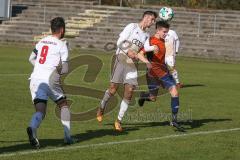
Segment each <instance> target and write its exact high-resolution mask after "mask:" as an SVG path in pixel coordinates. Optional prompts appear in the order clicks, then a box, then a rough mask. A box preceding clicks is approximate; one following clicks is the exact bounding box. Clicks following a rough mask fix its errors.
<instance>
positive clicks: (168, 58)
mask: <svg viewBox="0 0 240 160" xmlns="http://www.w3.org/2000/svg"><path fill="white" fill-rule="evenodd" d="M165 63H166V64H167V65H168V66H169V67H171V68H172V67H174V66H175V56H166V57H165Z"/></svg>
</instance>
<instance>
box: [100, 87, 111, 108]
mask: <svg viewBox="0 0 240 160" xmlns="http://www.w3.org/2000/svg"><path fill="white" fill-rule="evenodd" d="M110 98H111V94H110V92H109V90H106V91H105V94H104V96H103V99H102V101H101V108H102V109H104V108H105V107H106V105H107V102H108V101H109V99H110Z"/></svg>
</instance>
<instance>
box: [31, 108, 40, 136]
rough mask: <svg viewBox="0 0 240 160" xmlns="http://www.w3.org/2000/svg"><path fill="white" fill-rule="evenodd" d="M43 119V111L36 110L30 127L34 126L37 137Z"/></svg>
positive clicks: (33, 130) (34, 133) (33, 129)
mask: <svg viewBox="0 0 240 160" xmlns="http://www.w3.org/2000/svg"><path fill="white" fill-rule="evenodd" d="M42 119H43V113H42V112H36V113H34V114H33V116H32V119H31V122H30V125H29V126H30V127H31V128H32V132H33V137H34V138H37V128H38V127H39V126H40V124H41V122H42Z"/></svg>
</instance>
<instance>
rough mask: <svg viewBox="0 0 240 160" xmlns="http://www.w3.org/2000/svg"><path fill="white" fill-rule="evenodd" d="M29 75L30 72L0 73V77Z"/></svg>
mask: <svg viewBox="0 0 240 160" xmlns="http://www.w3.org/2000/svg"><path fill="white" fill-rule="evenodd" d="M27 75H28V76H29V75H30V73H29V74H27V73H0V77H1V76H3V77H4V76H9V77H11V76H12V77H14V76H27Z"/></svg>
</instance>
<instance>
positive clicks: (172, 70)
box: [165, 56, 182, 88]
mask: <svg viewBox="0 0 240 160" xmlns="http://www.w3.org/2000/svg"><path fill="white" fill-rule="evenodd" d="M165 63H166V64H167V66H168V68H169V70H170V73H171V75H172V76H173V78H174V80H175V82H176V85H177V87H179V88H181V87H182V84H181V83H180V80H179V76H178V71H177V69H176V67H175V56H166V57H165Z"/></svg>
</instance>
